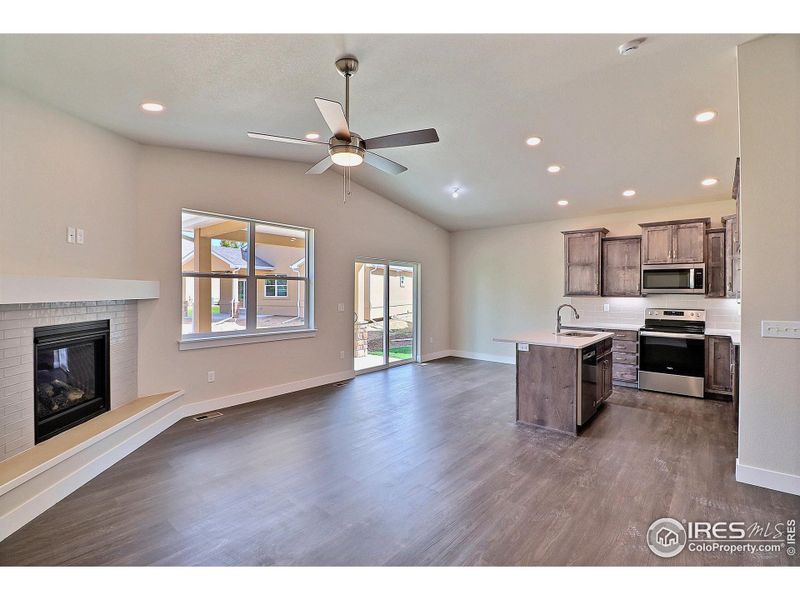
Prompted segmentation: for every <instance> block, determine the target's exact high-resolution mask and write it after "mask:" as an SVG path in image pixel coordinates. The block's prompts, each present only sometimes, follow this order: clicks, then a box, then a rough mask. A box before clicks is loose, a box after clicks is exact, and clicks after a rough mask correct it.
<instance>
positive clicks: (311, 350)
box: [138, 146, 450, 399]
mask: <svg viewBox="0 0 800 600" xmlns="http://www.w3.org/2000/svg"><path fill="white" fill-rule="evenodd" d="M306 168H307V165H305V164H300V163H290V162H281V161H270V160H262V159H256V158H246V157H240V156H231V155H223V154H215V153H210V152H195V151H188V150H176V149H168V148H156V147H148V146H145V147H143V149H142V156H141V162H140V171H139V185H138V203H139V215H138V218H139V223H140V224H141V226H142V227H144V226H145V225H147V227H148V231H149V233H150V235H149V239H148V241H147V242H146V243H144V241H143V243H142V244H140V247H139V260H140V262H139V270H138V275H139V276H140V277H142V278H146V279H157V280H159V281H160V282H161V298H160V299H159V300H158V301H155V302H143V303H142V304H141V306H140V309H139V335H140V338H139V339H140V344H141V345H140V356H139V360H140V362H139V365H140V373H141V375H140V379H139V380H140V390H141V392H142V393H143V394H144V393H154V392H158V391H163V390H168V389H173V388H175V387H182V388H185V389H186V390H187V392H188V393H189V395H190V397H192V398H193V399H204V398H213V397H217V396H222V395H226V394H233V393H237V392H243V391H248V390H252V389H257V388H262V387H267V386H271V385H277V384H281V383H286V382H291V381H296V380H302V379H308V378H311V377H316V376H321V375H325V374H330V373H336V372H341V371H347V370H349V369H351V368H352V355H353V352H352V350H353V296H354V294H353V273H354V270H353V264H354V261H355V258H356V256H365V255H366V256H376V257H386V258H391V259H395V260H403V261H416V262H419V263H421V265H422V266H421V277H422V352H423V354H429V353H431V352H436V351H440V350H446V349H448V348H449V347H450V343H449V333H448V308H449V284H448V280H449V278H448V266H449V234H448V233H447V232H446V231H444V230H443V229H441V228H440V227H437V226H435V225H433V224H431V223H430V222H428V221H425V220H424V219H422V218H420V217H417V216H416V215H414V214H412V213H410V212H408V211H406V210H404V209H402V208H400V207H398V206H397V205H396V204H394V203H392V202H389V201H388V200H385V199H384V198H381V197H380V196H378V195H376V194H373V193H372V192H369V191H367V190H365V189H363V188H361V187H359V186H357V185H355V184H353V194H352V196H351V197H350V198H348V200H347V203H346V204H342V198H341V194H340V190H341V181H340V179H339V177H340V176H339V175H338V174H336V173H329V174H326V175H323V176H319V177H312V176H306V175H304V174H303V173H304V171H305V170H306ZM181 208H194V209H197V210H201V211H212V212H213V211H217V212H220V211H221V212H225V213H226V214H231V215H242V216H246V217H253V218H257V219H264V220H268V221H277V222H281V223H288V224H295V225H301V226H305V227H312V228H314V229H315V242H316V253H315V256H316V298H315V300H316V320H317V327H318V328H319V333H318V334H317V337H315V338H309V339H298V340H290V341H281V342H270V343H260V344H249V345H244V346H231V347H225V348H214V349H204V350H189V351H179V350H178V344H177V341H178V338H179V335H180V327H179V323H178V320H177V315H179V314H180V302H181V299H180V293H181V285H180V276H179V263H180V242H179V239H180V238H179V235H178V231H180V209H181ZM340 302H342V303H344V304H345V311H344V312H338V311H337V304H338V303H340ZM431 337H432V338H433V342H431V341H430V338H431ZM342 350H343V351H344V352H345V356H346V358H345V359H340V358H339V352H340V351H342ZM209 370H215V371H216V382H215V383H213V384H208V383H206V372H207V371H209Z"/></svg>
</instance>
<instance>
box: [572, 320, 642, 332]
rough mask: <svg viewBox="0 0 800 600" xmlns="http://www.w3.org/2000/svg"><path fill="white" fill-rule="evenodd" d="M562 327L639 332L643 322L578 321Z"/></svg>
mask: <svg viewBox="0 0 800 600" xmlns="http://www.w3.org/2000/svg"><path fill="white" fill-rule="evenodd" d="M562 327H576V328H578V329H580V328H581V327H590V328H594V329H621V330H624V331H639V329H641V328H642V327H644V322H642V323H633V324H631V323H598V322H596V321H580V322H572V323H564V324H563V325H562Z"/></svg>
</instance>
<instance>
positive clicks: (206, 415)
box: [192, 411, 222, 421]
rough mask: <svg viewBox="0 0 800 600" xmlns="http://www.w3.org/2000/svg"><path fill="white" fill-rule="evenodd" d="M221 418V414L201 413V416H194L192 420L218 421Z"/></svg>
mask: <svg viewBox="0 0 800 600" xmlns="http://www.w3.org/2000/svg"><path fill="white" fill-rule="evenodd" d="M221 416H222V413H221V412H217V411H215V412H209V413H203V414H202V415H195V416H193V417H192V418H193V419H194V420H195V421H208V420H209V419H218V418H220V417H221Z"/></svg>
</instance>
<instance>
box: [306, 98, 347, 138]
mask: <svg viewBox="0 0 800 600" xmlns="http://www.w3.org/2000/svg"><path fill="white" fill-rule="evenodd" d="M314 102H316V103H317V108H319V112H321V113H322V118H323V119H325V122H326V123H327V124H328V127H329V128H330V130H331V132H333V135H335V136H336V137H337V138H339V139H340V140H350V127H349V126H348V125H347V118H346V117H345V116H344V109H343V108H342V105H341V104H339V103H338V102H334V101H333V100H326V99H325V98H314Z"/></svg>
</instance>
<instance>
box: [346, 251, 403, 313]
mask: <svg viewBox="0 0 800 600" xmlns="http://www.w3.org/2000/svg"><path fill="white" fill-rule="evenodd" d="M384 274H385V267H384V266H383V265H373V264H368V263H356V273H355V282H356V289H355V310H356V314H357V315H358V320H359V321H380V320H382V319H383V305H384V302H385V299H384ZM413 279H414V270H413V269H412V268H411V267H402V266H399V265H392V266H391V267H390V269H389V316H390V317H406V318H408V317H410V313H411V311H412V307H413V299H414V282H413Z"/></svg>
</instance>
